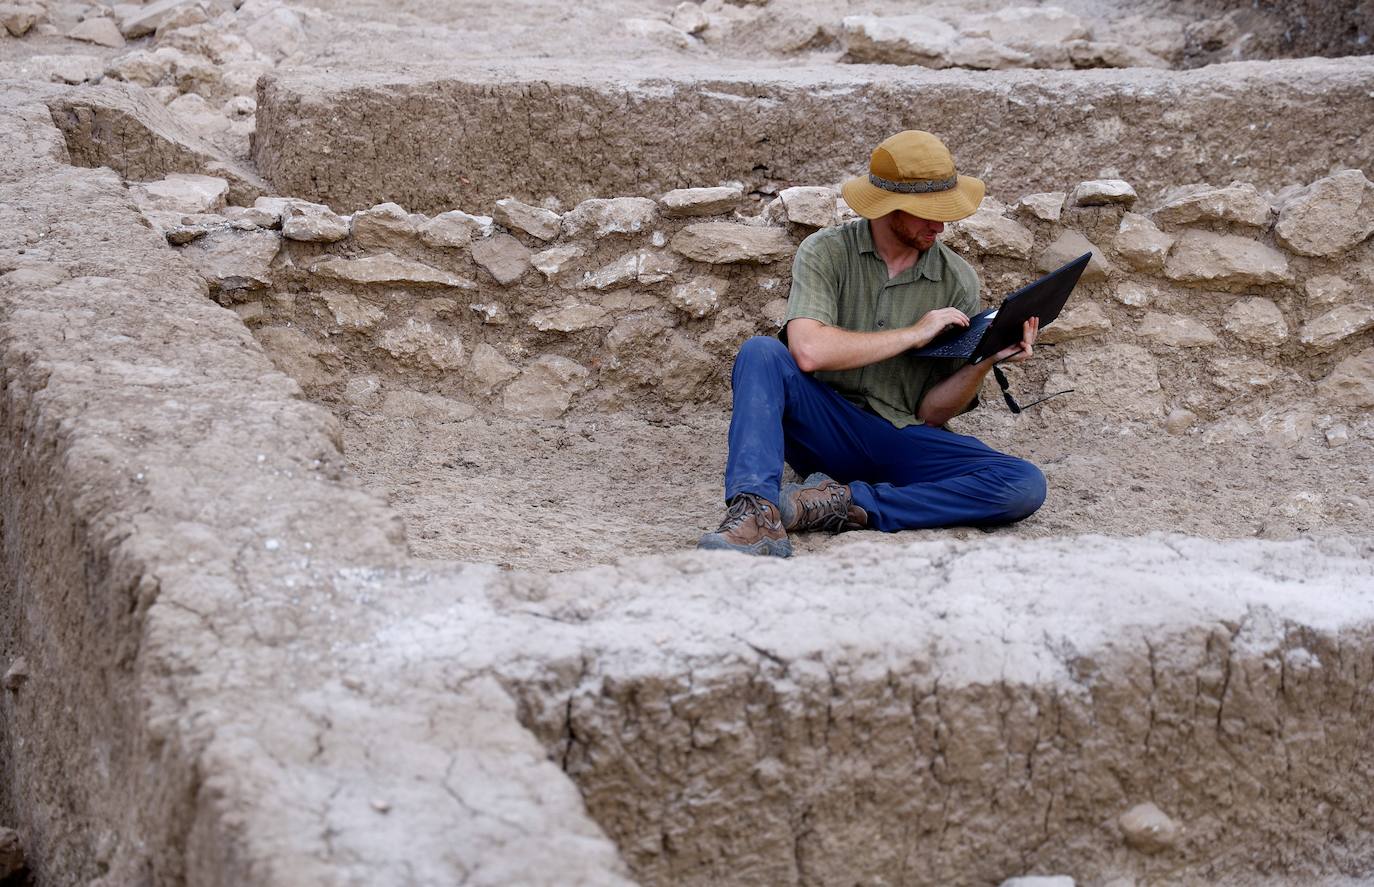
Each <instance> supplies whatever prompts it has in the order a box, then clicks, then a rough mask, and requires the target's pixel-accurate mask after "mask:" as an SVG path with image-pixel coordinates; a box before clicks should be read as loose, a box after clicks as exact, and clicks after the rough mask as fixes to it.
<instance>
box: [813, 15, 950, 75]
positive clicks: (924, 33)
mask: <svg viewBox="0 0 1374 887" xmlns="http://www.w3.org/2000/svg"><path fill="white" fill-rule="evenodd" d="M840 27H841V29H842V32H843V36H844V43H845V51H846V55H845V58H846V60H848V61H853V62H861V63H868V64H880V65H923V66H925V67H927V68H945V67H948V66H949V59H948V53H949V51H950V48H951V47H952V46H953V44H954V42H955V40H956V39H958V36H959V35H958V32H957V31H955V30H954V28H953V27H952V26H951V25H949V24H947V23H945V22H943V21H941V20H940V19H938V18H935V17H933V16H929V15H920V14H913V15H892V16H876V15H851V16H846V17H845V18H844V20H843V22H842V23H841V26H840Z"/></svg>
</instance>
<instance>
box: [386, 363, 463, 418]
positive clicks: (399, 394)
mask: <svg viewBox="0 0 1374 887" xmlns="http://www.w3.org/2000/svg"><path fill="white" fill-rule="evenodd" d="M410 362H412V363H418V365H420V366H428V365H429V364H427V363H425V362H424V361H422V360H421V361H410ZM476 414H477V408H476V407H474V406H473V405H472V404H469V403H463V402H462V401H459V400H454V399H453V398H451V397H444V396H443V395H442V394H431V393H430V392H427V391H415V390H413V389H410V388H399V389H393V390H390V391H388V392H387V393H386V398H385V399H384V400H383V402H382V415H383V416H386V417H387V418H390V419H424V420H427V421H430V422H435V421H438V422H466V421H467V420H468V419H471V418H472V417H473V416H475V415H476Z"/></svg>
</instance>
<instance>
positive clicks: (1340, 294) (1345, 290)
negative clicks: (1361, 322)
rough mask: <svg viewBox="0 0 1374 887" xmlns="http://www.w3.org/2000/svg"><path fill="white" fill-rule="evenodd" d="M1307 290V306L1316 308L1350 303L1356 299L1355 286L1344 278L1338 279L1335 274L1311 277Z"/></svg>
mask: <svg viewBox="0 0 1374 887" xmlns="http://www.w3.org/2000/svg"><path fill="white" fill-rule="evenodd" d="M1305 289H1306V290H1307V304H1309V305H1313V306H1316V307H1323V306H1326V305H1336V304H1339V303H1342V302H1349V301H1350V300H1351V299H1353V298H1354V297H1355V287H1354V285H1353V284H1351V282H1350V281H1348V280H1346V279H1345V278H1344V277H1338V276H1337V275H1335V274H1321V275H1318V276H1316V277H1309V278H1308V279H1307V284H1306V287H1305Z"/></svg>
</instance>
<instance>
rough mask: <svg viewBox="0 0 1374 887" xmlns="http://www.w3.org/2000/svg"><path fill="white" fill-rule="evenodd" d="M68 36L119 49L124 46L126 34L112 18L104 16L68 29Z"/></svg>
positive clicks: (90, 19) (87, 20)
mask: <svg viewBox="0 0 1374 887" xmlns="http://www.w3.org/2000/svg"><path fill="white" fill-rule="evenodd" d="M67 36H68V37H70V38H71V39H73V40H82V41H84V42H86V43H94V44H96V45H97V46H108V47H109V48H111V49H119V48H121V47H123V46H124V35H123V34H121V33H119V28H118V26H116V25H115V23H114V22H113V21H112V20H110V19H107V18H104V17H97V18H88V19H86V20H85V21H84V22H81V23H80V24H78V25H77V26H76V27H75V28H72V29H71V30H70V31H68V32H67Z"/></svg>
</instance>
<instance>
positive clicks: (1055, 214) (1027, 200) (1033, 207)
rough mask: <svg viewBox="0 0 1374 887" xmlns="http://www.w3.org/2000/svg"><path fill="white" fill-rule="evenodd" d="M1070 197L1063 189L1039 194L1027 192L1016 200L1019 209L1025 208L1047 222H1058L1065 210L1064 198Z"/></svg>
mask: <svg viewBox="0 0 1374 887" xmlns="http://www.w3.org/2000/svg"><path fill="white" fill-rule="evenodd" d="M1066 197H1068V194H1066V193H1065V192H1063V191H1042V192H1040V193H1039V194H1027V195H1026V196H1025V197H1022V198H1021V199H1020V200H1018V201H1017V202H1016V208H1017V211H1018V212H1019V211H1022V210H1024V211H1025V212H1027V213H1029V214H1030V215H1032V216H1035V217H1036V218H1037V219H1040V220H1041V221H1045V222H1057V221H1059V217H1060V216H1061V215H1062V214H1063V212H1064V198H1066Z"/></svg>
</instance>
